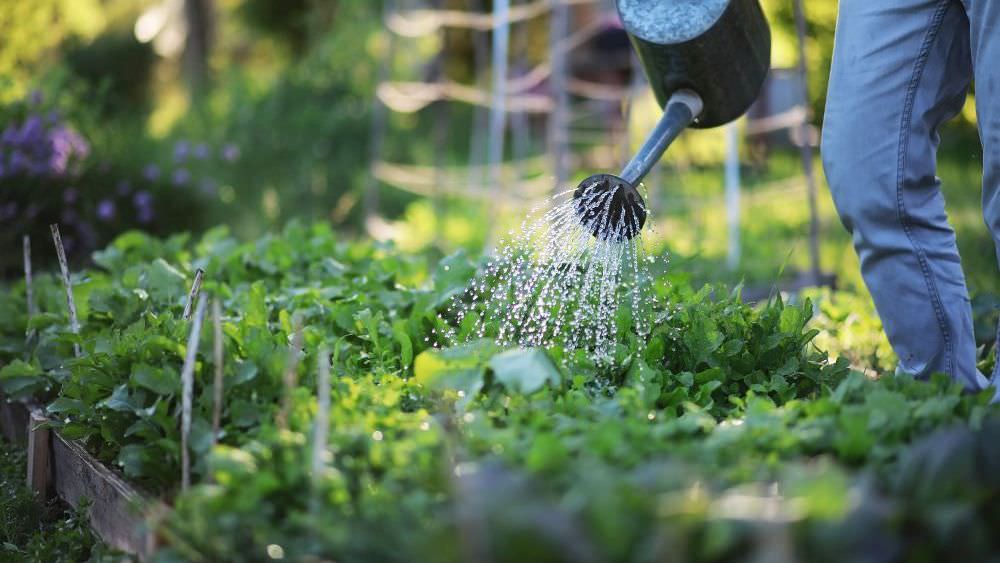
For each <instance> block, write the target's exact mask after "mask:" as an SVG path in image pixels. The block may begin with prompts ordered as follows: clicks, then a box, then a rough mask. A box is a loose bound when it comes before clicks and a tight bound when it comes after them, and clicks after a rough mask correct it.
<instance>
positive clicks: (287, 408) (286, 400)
mask: <svg viewBox="0 0 1000 563" xmlns="http://www.w3.org/2000/svg"><path fill="white" fill-rule="evenodd" d="M292 330H293V334H292V345H291V346H290V347H289V349H288V364H287V365H286V366H285V376H284V378H283V380H284V389H283V391H282V394H281V410H280V411H279V412H278V421H277V422H278V428H281V429H282V430H284V429H287V428H288V415H289V413H290V412H291V410H292V390H294V389H295V384H296V383H297V380H298V369H299V354H300V351H301V350H302V319H301V318H300V317H299V316H298V315H296V316H295V321H294V328H293V329H292Z"/></svg>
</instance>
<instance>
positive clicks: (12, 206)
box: [0, 201, 17, 221]
mask: <svg viewBox="0 0 1000 563" xmlns="http://www.w3.org/2000/svg"><path fill="white" fill-rule="evenodd" d="M16 215H17V203H16V202H13V201H12V202H10V203H8V204H7V205H4V206H0V219H3V220H4V221H6V220H8V219H11V218H13V217H14V216H16Z"/></svg>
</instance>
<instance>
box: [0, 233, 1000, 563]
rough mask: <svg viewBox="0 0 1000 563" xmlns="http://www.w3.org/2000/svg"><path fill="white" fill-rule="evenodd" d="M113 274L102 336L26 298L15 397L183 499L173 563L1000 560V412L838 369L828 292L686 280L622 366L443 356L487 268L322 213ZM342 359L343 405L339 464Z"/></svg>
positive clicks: (6, 309) (15, 361)
mask: <svg viewBox="0 0 1000 563" xmlns="http://www.w3.org/2000/svg"><path fill="white" fill-rule="evenodd" d="M94 262H95V264H96V267H95V268H94V269H92V270H88V271H86V272H82V273H79V274H77V275H76V276H75V287H76V297H77V300H78V303H79V309H80V316H81V327H80V331H79V333H78V334H73V333H71V332H70V331H69V329H68V326H67V320H66V315H65V314H64V311H65V295H64V293H63V290H62V288H61V286H60V285H59V283H58V281H57V280H56V278H54V277H51V276H40V277H39V278H38V279H36V283H35V286H34V293H35V297H36V304H37V306H38V308H39V312H38V313H37V314H35V315H34V316H33V317H31V318H30V319H29V318H28V316H27V314H26V310H27V304H26V302H25V298H24V288H23V285H22V284H15V285H14V286H13V287H12V288H11V290H10V291H9V292H8V297H6V298H4V299H3V300H2V301H0V338H2V340H0V363H3V364H5V367H4V368H3V369H2V370H0V388H2V390H3V392H4V393H6V394H8V395H11V396H33V397H34V398H36V399H39V400H41V401H43V402H44V403H45V404H46V405H47V410H48V412H49V414H50V416H51V417H52V418H53V420H54V422H53V425H54V426H56V427H57V428H58V429H59V430H60V432H62V433H63V434H64V435H66V436H68V437H72V438H76V439H79V440H81V441H83V442H84V443H85V445H86V446H87V447H88V448H89V449H90V450H91V451H92V452H93V453H94V454H95V455H97V456H98V457H99V458H100V459H102V460H104V461H106V462H107V463H109V464H110V465H112V466H116V467H118V468H120V470H121V471H122V472H123V473H124V474H125V475H126V476H127V477H129V478H130V479H132V480H134V481H137V482H138V483H140V484H143V485H145V486H146V487H148V488H149V489H152V490H153V491H156V492H159V493H161V494H162V495H164V496H165V497H166V498H168V499H169V500H171V501H172V502H174V505H175V509H176V510H175V512H174V513H173V515H172V516H171V517H170V518H169V519H168V520H167V521H166V522H165V523H164V524H163V528H162V530H161V531H162V533H163V535H164V537H166V538H167V540H168V546H167V548H166V549H165V550H164V551H162V552H161V553H160V555H159V557H160V558H161V559H162V560H165V561H169V560H203V561H223V560H239V561H256V560H261V561H263V560H270V559H275V558H279V557H283V558H285V559H290V560H316V561H318V560H329V559H332V560H364V561H413V560H420V561H463V560H466V561H467V560H493V561H662V560H677V561H760V560H767V561H784V560H788V561H792V560H797V559H796V558H799V559H801V558H806V559H807V560H810V561H813V560H816V561H826V560H829V561H873V560H875V561H904V560H927V561H936V560H941V556H942V555H941V554H951V553H953V551H951V550H954V549H956V547H955V546H954V545H952V543H953V538H954V537H955V536H954V533H955V532H956V530H962V532H963V534H966V535H967V536H968V537H973V538H974V539H975V541H969V542H967V543H964V544H962V545H963V546H964V547H963V549H967V550H971V551H968V553H970V554H974V555H982V554H989V553H992V551H991V550H992V549H993V548H994V547H995V546H994V542H995V540H993V539H992V536H991V535H990V534H989V533H988V531H989V530H990V529H991V528H990V526H996V525H997V524H998V523H1000V520H998V519H997V508H995V507H996V506H997V503H996V502H992V503H991V502H990V501H992V500H996V496H997V483H996V479H997V476H998V475H1000V472H997V471H996V470H995V469H996V468H997V467H1000V444H997V445H993V443H994V442H995V440H990V439H987V438H988V437H989V436H990V435H991V431H992V430H994V429H995V428H996V423H995V422H993V421H992V420H991V416H992V415H993V414H994V412H995V411H994V410H993V407H990V406H989V405H988V402H989V397H988V396H987V395H966V394H963V393H962V391H961V389H960V388H959V387H957V386H956V385H954V384H953V383H951V382H950V381H949V380H948V379H947V378H944V377H940V378H935V379H934V380H932V381H930V382H916V381H911V380H907V379H905V378H884V379H881V380H874V379H869V378H867V377H866V376H865V375H863V374H861V373H858V372H852V371H851V370H850V369H849V367H848V364H847V361H846V360H840V361H837V362H832V361H830V360H829V359H828V357H827V355H826V354H825V353H824V352H822V351H820V350H818V349H817V348H816V347H815V345H814V344H813V341H814V339H815V338H816V336H817V334H818V330H816V329H813V328H811V327H810V325H809V322H810V319H811V317H812V316H813V307H812V305H811V304H810V303H809V302H803V303H799V304H786V303H784V302H782V300H781V299H779V298H775V299H772V300H771V301H769V302H768V303H766V304H763V305H761V306H758V307H751V306H749V305H746V304H744V303H743V302H742V300H741V299H740V296H739V294H738V292H734V293H728V292H723V291H721V290H720V289H718V288H716V289H713V288H705V289H702V290H700V291H695V290H693V289H692V288H690V287H688V286H686V285H685V284H683V283H673V282H672V281H671V279H670V278H669V277H661V278H659V279H657V280H656V283H655V287H654V291H655V293H656V295H657V297H658V302H659V303H660V305H658V306H657V308H656V311H654V314H655V315H656V318H655V323H654V325H655V327H656V328H655V329H654V330H653V332H652V333H651V334H650V335H649V336H648V337H646V338H640V337H639V336H637V335H636V334H634V333H633V332H632V331H631V330H630V329H629V327H628V326H627V325H624V324H623V325H622V326H620V327H619V332H618V335H617V336H618V338H617V340H618V345H617V349H616V350H615V358H614V361H612V362H610V363H602V364H600V365H598V364H595V363H594V362H593V361H591V360H590V357H589V354H588V352H587V351H586V350H572V349H567V348H565V347H564V346H562V345H560V344H559V343H558V342H557V343H556V344H555V345H554V346H552V347H550V348H548V349H544V350H543V349H517V348H515V349H501V348H499V347H497V346H496V345H495V344H493V342H492V341H491V340H488V339H487V340H475V341H468V342H466V343H464V344H462V345H458V346H447V344H448V343H446V342H438V340H437V336H436V335H439V334H445V333H450V332H452V331H457V332H458V333H459V335H460V336H462V333H463V329H465V328H466V327H462V326H455V327H452V326H451V323H452V322H453V319H452V317H451V313H450V311H451V310H452V308H451V307H450V303H452V302H453V300H462V299H464V293H463V289H464V288H465V286H466V284H467V283H468V282H469V280H470V278H471V277H472V276H473V275H474V273H475V271H476V268H475V265H474V264H473V263H472V262H470V261H469V260H468V259H467V258H465V257H464V256H461V255H455V256H451V257H448V258H445V259H444V260H442V261H440V262H439V263H436V264H434V263H432V262H430V261H429V260H428V259H427V258H426V257H422V256H407V255H401V254H399V253H398V252H395V251H393V250H392V249H391V248H386V247H381V246H379V245H374V244H367V243H352V242H346V241H343V240H341V239H339V238H338V237H337V236H336V235H335V234H334V233H333V232H332V231H331V230H329V229H328V228H327V227H324V226H318V225H317V226H305V225H301V224H293V225H291V226H289V227H288V228H286V229H285V230H284V231H283V232H282V233H281V234H278V235H273V236H268V237H265V238H262V239H260V240H257V241H254V242H250V243H241V242H239V241H236V240H234V239H233V238H231V237H230V236H228V235H227V234H226V233H225V231H222V230H216V231H213V232H210V233H208V234H206V235H205V236H204V237H202V238H201V239H199V240H197V241H193V240H190V239H188V238H187V237H183V236H181V237H174V238H171V239H168V240H157V239H153V238H150V237H147V236H145V235H142V234H140V233H130V234H127V235H124V236H122V237H121V238H119V239H118V240H117V241H116V242H115V243H113V244H112V245H111V246H109V247H108V248H107V249H105V250H103V251H101V252H98V253H96V254H95V256H94ZM198 268H201V269H203V270H204V271H205V273H206V274H205V280H206V281H205V284H204V287H203V290H202V294H203V296H204V298H206V299H215V298H217V299H219V301H220V305H221V310H222V319H221V326H222V333H223V340H224V342H223V344H224V349H225V354H224V364H223V368H224V379H223V381H224V389H223V403H222V425H221V429H220V431H219V433H218V434H217V435H213V433H212V430H211V422H210V421H211V420H212V413H213V396H214V389H213V377H214V375H213V374H214V372H215V366H214V365H213V362H214V360H213V344H214V342H213V338H214V337H213V330H211V327H212V319H211V318H208V319H206V323H205V330H203V331H202V338H201V341H200V342H199V348H198V351H197V359H198V361H197V365H196V370H195V394H194V401H193V402H194V410H193V424H192V436H191V441H190V444H191V450H192V454H193V460H194V466H193V474H194V481H195V482H196V486H195V487H193V488H192V489H191V490H190V491H188V492H186V493H183V494H181V493H178V482H179V477H180V436H179V426H180V425H179V420H180V397H179V393H180V389H181V384H180V375H179V373H180V368H181V364H182V362H183V358H184V356H185V354H186V351H187V350H186V345H185V343H186V341H187V335H188V333H189V331H190V329H191V322H190V321H188V320H184V319H182V318H181V314H182V311H183V308H184V304H185V301H186V296H187V293H188V289H189V286H190V284H191V281H192V279H193V273H194V271H195V270H196V269H198ZM210 310H211V308H210ZM296 326H301V327H303V328H302V333H303V335H302V343H303V345H302V349H301V350H299V351H298V352H299V361H298V363H297V364H295V365H297V367H296V377H295V378H294V380H295V382H296V383H295V385H294V386H293V388H292V390H291V392H290V393H288V394H286V390H285V386H284V384H283V381H284V380H285V377H284V372H285V370H286V369H287V366H289V365H290V362H289V359H290V358H289V356H290V354H291V351H290V346H291V345H292V343H293V342H294V341H295V338H294V337H293V334H294V332H295V330H296V329H295V327H296ZM487 326H488V329H489V328H490V323H487ZM29 333H30V336H26V335H29ZM487 333H489V330H487ZM460 339H461V338H460ZM74 344H79V345H80V346H81V348H82V353H81V355H80V357H79V358H76V357H74V355H73V345H74ZM435 345H444V346H441V347H435ZM321 346H325V347H326V349H328V350H330V351H331V352H332V354H331V356H332V358H331V359H332V361H333V383H332V388H331V396H332V401H331V409H330V414H329V420H330V423H329V428H328V429H327V430H328V440H327V444H326V447H325V448H324V449H323V450H321V451H318V452H314V451H313V445H312V443H313V432H314V428H313V426H314V422H315V419H316V413H317V409H318V403H317V399H316V392H317V389H316V375H315V374H316V365H317V357H316V354H317V351H318V350H319V349H320V348H321ZM283 403H284V404H288V405H290V409H289V412H288V416H287V424H285V425H279V424H277V423H276V420H277V419H278V418H279V417H278V413H279V411H280V409H281V408H282V407H281V405H282V404H283ZM993 435H994V436H995V433H994V434H993ZM213 444H215V445H214V446H213ZM314 455H315V456H318V457H319V459H320V460H321V461H322V464H321V469H320V470H319V472H318V473H316V474H313V472H312V459H313V457H314ZM991 468H992V469H991ZM942 505H945V506H946V508H947V510H944V509H941V506H942ZM942 510H943V511H942ZM942 514H947V516H946V517H945V516H942ZM866 519H867V520H866ZM861 521H863V522H867V523H868V524H866V525H857V524H856V522H861ZM872 550H875V551H872ZM871 553H884V555H885V557H884V558H881V559H879V558H875V559H872V558H871V557H870V555H871ZM866 557H867V558H866ZM973 559H975V558H973ZM975 560H983V561H985V560H986V559H983V558H979V559H975Z"/></svg>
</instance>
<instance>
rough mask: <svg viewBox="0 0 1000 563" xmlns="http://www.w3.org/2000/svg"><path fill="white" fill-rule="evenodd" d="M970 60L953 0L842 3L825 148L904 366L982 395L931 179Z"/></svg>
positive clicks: (961, 284)
mask: <svg viewBox="0 0 1000 563" xmlns="http://www.w3.org/2000/svg"><path fill="white" fill-rule="evenodd" d="M970 1H975V0H970ZM970 59H971V57H970V54H969V24H968V19H967V18H966V15H965V11H964V9H963V7H962V5H961V4H960V3H959V1H958V0H885V1H880V2H872V1H870V0H841V2H840V13H839V17H838V22H837V35H836V42H835V47H834V56H833V69H832V71H831V75H830V87H829V93H828V96H827V106H826V117H825V121H824V128H823V146H822V149H823V163H824V168H825V170H826V175H827V180H828V183H829V184H830V190H831V192H832V194H833V198H834V203H835V204H836V207H837V210H838V212H839V214H840V216H841V220H842V221H843V223H844V226H845V227H846V228H847V229H848V231H850V232H851V235H852V237H853V241H854V246H855V249H856V250H857V252H858V257H859V258H860V260H861V273H862V276H863V277H864V279H865V283H866V285H867V286H868V289H869V290H870V291H871V294H872V297H873V298H874V301H875V307H876V309H877V310H878V313H879V316H880V317H881V318H882V323H883V325H884V327H885V331H886V335H887V336H888V337H889V341H890V343H891V344H892V346H893V349H894V350H895V351H896V353H897V355H898V356H899V362H900V363H899V368H900V371H904V372H907V373H911V374H913V375H915V376H917V377H926V376H928V375H930V374H931V373H934V372H939V371H940V372H946V373H949V374H951V375H952V376H953V377H955V378H956V379H957V380H959V381H961V382H962V383H963V384H965V385H966V386H967V387H968V388H970V389H980V388H982V387H984V386H985V385H986V384H987V382H986V380H985V378H984V377H983V376H982V375H981V374H979V372H978V371H977V370H976V361H975V353H976V352H975V338H974V336H973V330H972V311H971V307H970V305H969V297H968V290H967V289H966V287H965V276H964V274H963V273H962V266H961V262H960V260H959V256H958V248H957V246H956V244H955V234H954V231H953V230H952V228H951V226H950V225H949V224H948V219H947V216H946V215H945V208H944V198H943V197H942V195H941V189H940V181H939V179H938V178H937V176H936V174H935V172H936V152H937V146H938V141H939V139H938V132H937V130H938V127H939V126H940V125H941V124H942V123H944V122H945V121H947V120H948V119H950V118H951V117H953V116H954V115H955V114H956V113H957V112H958V111H960V109H961V107H962V104H963V101H964V99H965V96H966V93H967V91H968V85H969V81H970V78H971V74H972V69H971V62H970Z"/></svg>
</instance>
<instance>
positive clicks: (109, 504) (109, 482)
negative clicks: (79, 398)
mask: <svg viewBox="0 0 1000 563" xmlns="http://www.w3.org/2000/svg"><path fill="white" fill-rule="evenodd" d="M52 454H53V456H52V462H53V463H52V469H53V481H54V485H55V491H56V493H57V494H58V495H59V496H60V497H61V498H62V499H63V500H65V501H66V502H67V503H69V504H71V505H72V506H78V505H79V504H80V502H81V501H82V500H83V499H88V500H89V501H90V503H91V504H90V507H89V509H88V517H89V519H90V526H91V528H92V529H93V530H94V532H95V533H96V534H97V535H98V536H99V537H100V538H101V539H102V540H103V541H104V542H105V543H107V544H108V545H111V546H113V547H115V548H117V549H120V550H122V551H125V552H128V553H132V554H135V555H138V556H139V558H140V559H145V558H147V557H149V556H150V555H151V554H152V553H153V551H155V549H156V543H157V542H156V537H155V534H154V533H153V531H152V528H153V527H154V523H155V519H157V518H159V517H161V516H162V515H163V514H165V513H166V512H167V510H168V509H167V507H166V506H165V505H163V504H162V503H160V502H159V501H156V500H151V499H149V498H148V497H146V496H145V495H143V494H142V493H140V492H139V491H138V490H136V489H135V487H133V486H132V485H130V484H129V483H127V482H126V481H125V480H123V479H122V478H121V477H119V476H118V475H116V474H115V473H114V472H112V471H111V470H110V469H108V468H107V467H105V466H104V464H102V463H101V462H100V461H98V460H97V459H96V458H94V457H93V456H92V455H90V454H89V453H88V452H87V451H86V450H84V449H83V447H82V446H81V445H80V444H77V443H76V442H74V441H71V440H66V439H65V438H63V437H62V436H60V435H59V434H58V433H54V434H53V437H52Z"/></svg>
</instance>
